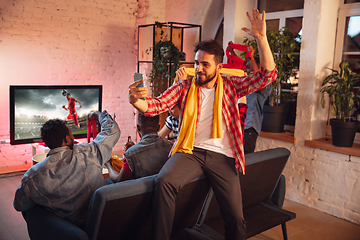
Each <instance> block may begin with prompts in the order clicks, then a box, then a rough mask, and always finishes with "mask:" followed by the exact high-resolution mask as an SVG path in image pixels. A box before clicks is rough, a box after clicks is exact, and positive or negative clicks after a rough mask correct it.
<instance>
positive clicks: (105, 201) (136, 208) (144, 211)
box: [85, 175, 210, 240]
mask: <svg viewBox="0 0 360 240" xmlns="http://www.w3.org/2000/svg"><path fill="white" fill-rule="evenodd" d="M155 177H156V175H153V176H149V177H145V178H140V179H135V180H130V181H125V182H120V183H116V184H111V185H107V186H104V187H101V188H99V189H98V190H96V191H95V193H94V195H93V197H92V199H91V202H90V206H89V212H88V218H87V223H86V226H85V231H86V233H87V234H88V236H89V239H107V240H111V239H139V240H140V239H141V240H146V239H150V237H151V202H152V193H153V181H154V179H155ZM209 189H210V185H209V183H208V181H207V180H206V178H205V177H204V175H202V176H200V177H199V178H197V179H195V180H193V181H192V182H190V183H189V184H187V185H185V186H184V187H183V188H182V189H181V190H180V191H179V193H178V196H177V199H176V211H175V218H174V229H173V231H180V230H181V229H183V228H185V227H191V226H193V225H194V224H195V223H196V220H197V217H198V216H199V213H200V210H201V207H202V205H203V202H204V200H205V197H206V195H207V192H208V191H209ZM189 209H190V211H189Z"/></svg>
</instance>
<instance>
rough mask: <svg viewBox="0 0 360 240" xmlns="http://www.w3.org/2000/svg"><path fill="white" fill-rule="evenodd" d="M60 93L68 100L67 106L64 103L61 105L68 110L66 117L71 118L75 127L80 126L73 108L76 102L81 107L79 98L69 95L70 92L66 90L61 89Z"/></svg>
mask: <svg viewBox="0 0 360 240" xmlns="http://www.w3.org/2000/svg"><path fill="white" fill-rule="evenodd" d="M62 94H63V95H64V96H65V97H66V99H67V100H68V101H69V102H68V107H65V105H62V108H63V109H65V110H66V111H69V112H70V113H69V115H68V116H67V119H72V120H73V122H74V124H75V126H76V127H77V128H80V124H79V120H78V115H77V113H76V110H75V103H78V104H79V105H80V107H82V104H81V102H80V101H79V100H77V99H75V98H73V97H71V95H70V93H68V92H66V90H63V92H62Z"/></svg>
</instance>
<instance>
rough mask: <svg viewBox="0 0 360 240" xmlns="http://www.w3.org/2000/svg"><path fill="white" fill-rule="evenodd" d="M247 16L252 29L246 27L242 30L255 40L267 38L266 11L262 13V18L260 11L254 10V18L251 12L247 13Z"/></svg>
mask: <svg viewBox="0 0 360 240" xmlns="http://www.w3.org/2000/svg"><path fill="white" fill-rule="evenodd" d="M246 15H247V17H248V18H249V20H250V29H248V28H245V27H243V28H241V29H242V30H244V31H245V32H246V33H247V34H249V35H251V36H253V37H254V38H259V37H266V22H265V11H263V12H262V18H261V16H260V13H259V10H258V9H256V10H255V9H253V17H251V16H250V13H249V12H246Z"/></svg>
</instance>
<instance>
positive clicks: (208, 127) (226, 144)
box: [194, 87, 235, 158]
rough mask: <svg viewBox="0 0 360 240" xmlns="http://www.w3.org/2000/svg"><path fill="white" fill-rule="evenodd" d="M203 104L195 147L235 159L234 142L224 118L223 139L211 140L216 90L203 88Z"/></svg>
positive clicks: (196, 132)
mask: <svg viewBox="0 0 360 240" xmlns="http://www.w3.org/2000/svg"><path fill="white" fill-rule="evenodd" d="M200 89H201V96H202V104H201V106H200V108H201V110H200V111H201V112H200V119H199V122H198V125H197V128H196V131H195V142H194V147H198V148H202V149H207V150H210V151H213V152H217V153H221V154H224V155H226V156H228V157H231V158H234V157H235V156H234V152H233V150H232V142H231V138H230V133H229V131H228V130H227V128H226V123H225V118H224V116H222V130H223V136H224V137H223V138H211V137H212V129H213V127H212V125H213V120H214V100H215V90H216V88H215V87H213V88H212V89H207V88H202V87H200Z"/></svg>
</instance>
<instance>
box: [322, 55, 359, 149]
mask: <svg viewBox="0 0 360 240" xmlns="http://www.w3.org/2000/svg"><path fill="white" fill-rule="evenodd" d="M339 67H340V71H337V70H335V69H330V70H331V71H332V73H331V74H330V75H328V76H327V77H326V78H325V79H324V81H323V83H322V88H321V93H322V96H321V105H322V107H323V108H324V107H325V94H327V95H329V103H330V108H331V113H332V115H333V116H335V118H331V119H330V125H331V133H332V141H333V142H332V143H333V145H335V146H338V147H352V145H353V142H354V138H355V134H356V131H357V129H358V127H359V121H357V120H356V119H354V118H352V117H351V114H352V112H353V110H354V109H355V107H359V106H360V105H359V104H360V92H359V90H360V74H357V73H355V72H352V70H351V68H350V64H349V62H348V61H343V62H341V63H340V65H339ZM328 69H329V68H328Z"/></svg>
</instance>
